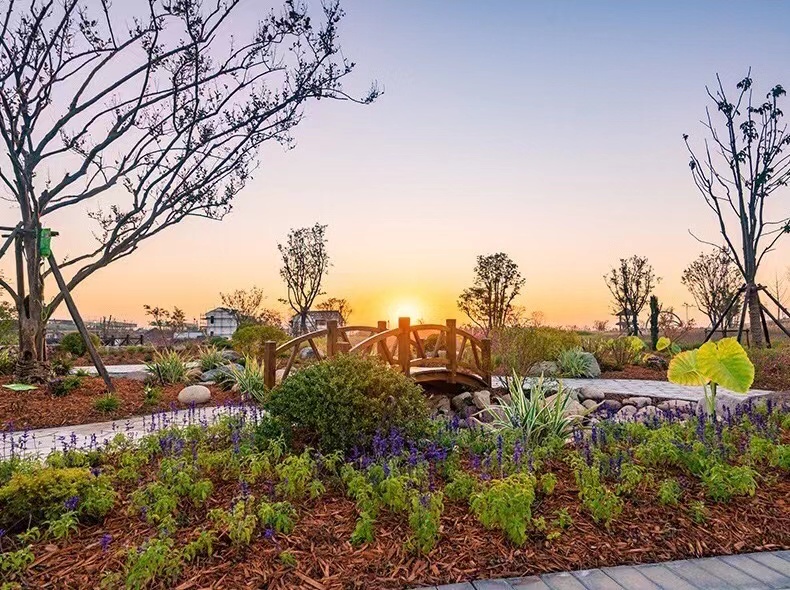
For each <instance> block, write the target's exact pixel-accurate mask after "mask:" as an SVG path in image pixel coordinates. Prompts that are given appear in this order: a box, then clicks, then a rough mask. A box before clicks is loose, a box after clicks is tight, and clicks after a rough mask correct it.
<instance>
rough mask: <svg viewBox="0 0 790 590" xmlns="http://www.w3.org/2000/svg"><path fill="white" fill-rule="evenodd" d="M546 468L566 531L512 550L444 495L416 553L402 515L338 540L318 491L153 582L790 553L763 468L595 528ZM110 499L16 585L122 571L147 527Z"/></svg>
mask: <svg viewBox="0 0 790 590" xmlns="http://www.w3.org/2000/svg"><path fill="white" fill-rule="evenodd" d="M551 470H552V471H553V472H554V473H556V474H557V475H558V478H559V482H558V485H557V487H556V489H555V491H554V493H553V494H552V495H551V496H549V497H547V498H546V499H545V500H543V501H542V503H540V504H538V505H535V506H533V516H544V517H545V519H546V521H547V522H548V523H550V522H551V520H553V519H554V517H555V516H554V515H555V513H556V511H557V509H559V508H563V507H564V508H566V509H567V510H568V512H569V513H570V515H571V516H572V518H573V524H572V525H571V526H570V528H569V529H568V530H566V531H564V532H562V534H561V536H560V537H559V538H558V539H556V540H553V541H547V540H546V539H545V537H544V536H543V535H542V534H540V533H532V536H531V537H530V539H529V540H528V541H527V543H526V544H525V545H524V546H523V547H515V546H514V545H512V544H510V543H509V542H508V541H507V540H506V539H505V538H504V536H503V535H502V534H501V532H500V531H488V530H486V529H485V528H484V527H483V526H482V525H481V524H480V523H479V522H478V520H477V519H476V518H475V517H474V516H473V515H472V514H470V512H469V510H468V508H467V506H466V505H465V504H463V503H452V502H446V505H445V510H444V515H443V517H442V537H441V540H440V541H439V544H438V545H437V546H436V548H435V549H434V550H433V551H432V552H431V553H430V555H428V556H427V557H418V556H415V555H414V554H412V553H410V552H408V551H407V550H406V549H405V548H404V542H405V541H406V540H407V539H408V537H409V528H408V524H407V522H406V520H407V519H406V518H405V517H403V516H400V515H391V514H387V513H382V514H381V515H380V516H379V519H378V520H377V523H376V538H375V541H374V542H373V543H372V544H370V545H365V546H362V547H358V548H355V547H353V546H352V545H351V544H350V543H349V538H350V535H351V532H352V531H353V529H354V525H355V521H356V518H357V512H356V509H355V506H354V503H353V501H351V500H349V499H348V498H346V497H344V496H343V495H342V493H340V492H339V491H338V490H332V489H330V490H329V491H328V492H327V493H326V494H325V495H324V496H323V497H321V498H320V499H318V500H314V501H308V502H304V503H301V504H298V505H297V508H298V511H299V520H298V523H297V526H296V529H295V530H294V532H293V533H291V534H290V535H287V536H282V535H280V536H278V537H277V538H275V539H274V540H266V539H265V538H263V536H262V535H260V534H259V535H258V536H257V538H256V540H254V541H253V543H252V544H251V545H250V546H249V547H247V548H243V549H237V548H233V547H231V546H230V544H229V543H228V542H227V540H225V539H221V540H220V542H219V543H218V544H217V546H216V547H215V554H214V555H213V556H212V557H210V558H202V559H201V560H199V561H198V562H197V563H196V564H191V565H189V566H187V567H185V568H184V569H183V570H182V572H181V576H180V577H179V579H178V581H177V582H175V583H173V584H172V585H171V584H163V585H162V587H168V588H176V589H178V590H189V589H206V588H267V589H269V590H275V589H276V590H284V589H291V588H306V589H312V590H341V589H342V590H361V589H363V588H364V589H376V590H390V589H396V588H398V589H400V588H412V587H419V586H423V585H439V584H446V583H452V582H460V581H467V580H475V579H485V578H501V577H518V576H526V575H532V574H538V573H546V572H552V571H564V570H575V569H583V568H595V567H604V566H614V565H620V564H636V563H650V562H657V561H665V560H673V559H683V558H691V557H703V556H711V555H722V554H733V553H742V552H744V553H745V552H751V551H762V550H766V551H767V550H777V549H790V477H788V476H787V475H786V474H784V475H782V474H779V473H777V472H771V473H765V474H763V478H762V481H761V485H760V487H759V488H758V491H757V493H756V494H755V496H754V497H746V498H736V499H733V500H732V501H731V502H730V503H728V504H714V503H712V502H710V501H706V506H707V507H708V509H709V511H710V515H709V518H708V520H707V521H706V522H705V523H704V524H696V523H694V522H693V521H692V519H691V518H690V517H689V513H688V510H687V509H686V508H685V507H684V506H682V505H681V506H679V507H664V506H661V505H659V504H658V503H657V501H656V500H655V490H654V489H645V490H641V491H640V492H639V493H637V494H634V496H632V497H631V498H629V499H627V500H626V506H625V509H624V511H623V513H622V515H621V516H620V517H619V518H618V519H617V520H615V521H614V522H613V523H612V525H611V527H610V528H609V529H606V528H605V527H604V526H603V525H600V524H596V523H594V522H593V521H592V519H591V518H590V517H589V515H588V514H587V513H586V512H585V511H583V510H582V509H580V507H579V501H578V489H577V488H576V485H575V483H574V481H573V476H572V474H571V472H570V471H569V470H568V468H567V467H566V466H565V465H564V464H562V463H558V464H556V465H552V468H551ZM675 475H676V476H678V477H679V479H680V481H681V482H683V484H684V485H685V490H684V493H685V497H684V503H688V502H691V501H692V500H697V499H698V500H703V499H704V494H703V491H702V489H701V488H700V486H699V484H698V482H695V481H692V480H687V479H684V478H683V477H682V476H679V475H678V474H677V473H676V474H675ZM251 491H252V493H253V494H255V495H256V497H261V496H262V495H264V491H263V487H262V486H256V487H255V488H254V489H252V490H251ZM237 493H238V488H237V486H236V485H235V484H228V485H227V486H226V487H222V488H218V489H216V490H215V492H214V494H212V497H211V498H210V500H209V506H208V507H207V508H213V507H216V506H225V507H227V506H228V505H229V502H230V501H231V498H232V497H233V496H234V494H237ZM121 503H122V504H124V505H123V506H120V507H118V508H117V509H116V510H114V511H113V513H112V516H110V517H109V518H108V519H107V520H106V521H105V523H104V524H103V525H100V526H93V527H88V528H81V530H80V532H79V534H78V535H77V536H75V537H72V538H71V539H69V540H68V541H63V542H42V543H40V544H39V545H38V546H36V547H35V554H36V562H35V564H34V566H33V567H32V568H31V570H30V571H29V575H28V577H27V580H26V582H27V584H29V587H34V588H94V587H98V585H99V583H100V580H101V579H102V577H103V574H104V573H105V572H108V571H111V572H118V571H122V570H123V564H124V560H125V554H126V551H128V549H130V548H133V547H135V546H139V545H140V544H141V543H143V542H144V541H145V540H146V539H148V538H150V537H152V536H153V535H155V531H154V530H153V529H152V528H151V527H150V526H148V525H147V524H145V523H144V522H143V521H142V520H141V519H140V518H139V517H136V516H129V515H128V512H127V509H126V506H125V500H122V502H121ZM192 522H194V521H192ZM198 527H199V524H195V525H194V526H192V525H190V526H189V527H185V528H182V529H181V530H180V532H179V533H178V536H177V541H178V542H177V545H178V546H183V544H184V543H186V542H188V541H189V540H190V539H191V538H193V537H194V535H196V534H197V532H196V531H197V529H198ZM106 533H109V534H111V535H112V538H113V540H112V543H111V545H110V547H109V549H108V550H107V551H106V552H104V551H102V550H101V548H100V539H101V537H102V535H104V534H106ZM282 551H288V552H290V553H291V554H292V555H293V556H294V557H295V558H296V559H297V562H298V563H297V565H296V566H295V567H290V566H287V565H284V564H282V563H281V562H280V561H279V559H278V556H279V554H280V552H282Z"/></svg>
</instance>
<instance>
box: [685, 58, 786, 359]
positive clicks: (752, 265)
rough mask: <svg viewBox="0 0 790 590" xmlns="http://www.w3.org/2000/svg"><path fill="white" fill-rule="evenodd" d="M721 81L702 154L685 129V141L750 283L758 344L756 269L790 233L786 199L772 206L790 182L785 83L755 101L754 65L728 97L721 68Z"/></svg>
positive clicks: (748, 293)
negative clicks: (781, 104)
mask: <svg viewBox="0 0 790 590" xmlns="http://www.w3.org/2000/svg"><path fill="white" fill-rule="evenodd" d="M716 82H717V86H716V88H714V89H710V88H706V90H707V92H708V96H709V97H710V99H711V100H712V101H713V103H714V104H715V106H716V111H715V112H716V114H717V122H714V118H713V115H712V114H711V109H709V108H706V109H705V113H706V118H705V120H704V121H703V126H704V127H705V129H706V130H707V134H708V136H709V137H708V138H706V139H705V142H704V148H703V149H702V150H700V152H699V153H700V155H697V153H696V152H695V151H694V150H693V149H692V148H691V145H690V143H689V136H688V135H687V134H684V135H683V140H684V141H685V142H686V147H687V148H688V150H689V154H690V156H691V160H690V162H689V167H690V168H691V175H692V178H693V179H694V183H695V184H696V185H697V188H698V189H699V191H700V193H701V194H702V196H703V198H704V199H705V203H706V204H707V205H708V207H709V208H710V209H711V211H713V213H714V215H715V216H716V218H717V221H718V225H719V230H720V232H721V235H722V237H723V238H724V242H725V245H726V248H727V252H728V253H729V254H730V256H731V257H732V259H733V260H734V262H735V264H736V266H737V268H738V270H739V271H740V273H741V276H742V277H743V280H744V282H745V284H746V286H747V289H746V302H747V305H748V311H749V324H750V326H751V328H752V330H751V332H752V342H753V343H754V344H755V346H758V347H760V346H763V345H764V343H765V340H764V335H763V332H762V330H761V329H760V328H759V326H760V324H761V312H760V309H761V304H760V297H759V291H758V284H757V273H758V271H759V268H760V264H761V263H762V261H763V259H764V258H765V255H766V254H767V253H768V252H770V251H771V250H772V249H773V248H774V246H776V244H777V242H778V241H779V240H780V239H781V237H782V236H783V235H785V234H787V233H790V213H789V212H788V209H787V205H786V204H785V205H784V207H776V208H774V206H778V205H779V204H778V203H776V200H777V194H781V192H782V191H784V193H785V194H787V192H786V191H787V188H786V187H787V183H788V181H790V154H788V153H787V150H788V146H790V134H788V131H787V126H786V125H784V124H783V123H782V117H783V113H782V110H781V108H780V107H779V99H780V98H781V97H783V96H784V95H785V90H784V88H782V86H780V85H778V84H777V85H776V86H774V87H773V88H771V90H770V91H769V92H768V94H767V95H766V97H765V99H764V100H762V99H760V98H759V97H758V98H757V102H755V100H754V99H755V97H754V94H753V91H754V89H753V86H752V79H751V71H750V72H749V74H747V76H746V77H745V78H744V79H743V80H741V81H740V82H738V84H737V85H736V92H735V97H734V99H733V100H730V98H729V97H728V96H727V93H726V92H725V90H724V86H723V84H722V82H721V78H720V77H719V76H718V75H717V76H716ZM772 204H773V205H772ZM777 209H779V211H778V214H777V215H776V216H775V217H771V216H770V213H769V212H771V211H774V212H776V211H777ZM700 241H703V240H700ZM705 243H708V244H710V245H712V246H716V244H713V243H711V242H705Z"/></svg>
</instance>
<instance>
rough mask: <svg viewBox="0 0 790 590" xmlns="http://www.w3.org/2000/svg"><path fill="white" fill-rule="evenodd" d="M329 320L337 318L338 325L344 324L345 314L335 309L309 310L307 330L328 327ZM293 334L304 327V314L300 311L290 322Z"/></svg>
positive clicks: (313, 330)
mask: <svg viewBox="0 0 790 590" xmlns="http://www.w3.org/2000/svg"><path fill="white" fill-rule="evenodd" d="M329 320H337V325H338V326H342V325H343V316H341V315H340V312H339V311H337V310H335V309H329V310H315V311H309V312H307V331H308V332H315V331H316V330H323V329H324V328H326V323H327V322H328V321H329ZM288 325H289V327H290V329H291V333H292V334H298V333H299V332H301V329H302V316H300V315H299V314H298V313H297V314H296V315H295V316H293V317H292V318H291V320H290V321H289V322H288Z"/></svg>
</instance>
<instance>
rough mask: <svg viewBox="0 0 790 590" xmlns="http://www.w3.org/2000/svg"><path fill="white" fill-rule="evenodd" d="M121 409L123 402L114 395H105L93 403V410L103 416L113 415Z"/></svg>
mask: <svg viewBox="0 0 790 590" xmlns="http://www.w3.org/2000/svg"><path fill="white" fill-rule="evenodd" d="M120 407H121V402H120V400H119V399H118V397H117V396H116V395H115V394H114V393H105V394H104V395H103V396H101V397H100V398H97V399H96V401H94V402H93V409H94V410H96V411H97V412H101V413H102V414H112V413H113V412H115V411H116V410H117V409H118V408H120Z"/></svg>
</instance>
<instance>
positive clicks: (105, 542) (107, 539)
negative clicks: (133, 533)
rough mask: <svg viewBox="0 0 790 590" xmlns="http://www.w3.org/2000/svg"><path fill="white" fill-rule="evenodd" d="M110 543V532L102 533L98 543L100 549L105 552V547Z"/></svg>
mask: <svg viewBox="0 0 790 590" xmlns="http://www.w3.org/2000/svg"><path fill="white" fill-rule="evenodd" d="M110 543H112V535H111V534H110V533H104V534H103V535H102V536H101V540H100V541H99V544H100V545H101V550H102V551H103V552H106V551H107V549H108V548H109V547H110Z"/></svg>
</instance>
